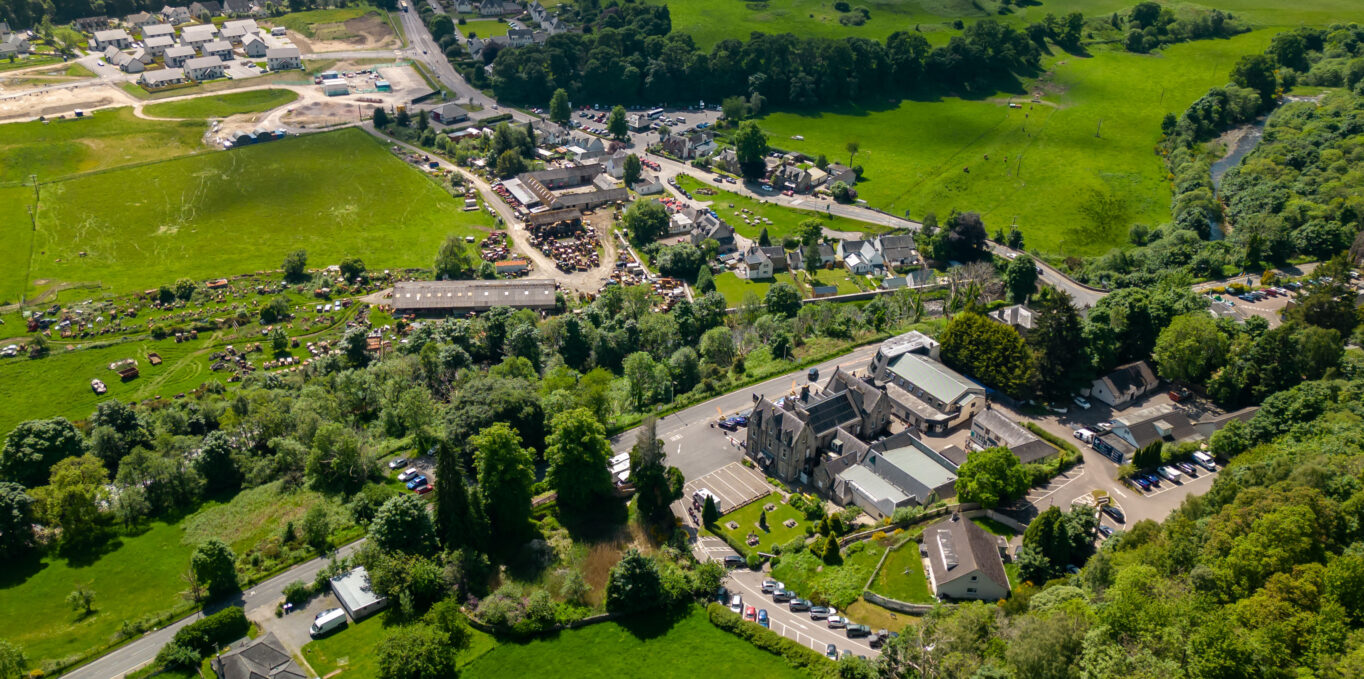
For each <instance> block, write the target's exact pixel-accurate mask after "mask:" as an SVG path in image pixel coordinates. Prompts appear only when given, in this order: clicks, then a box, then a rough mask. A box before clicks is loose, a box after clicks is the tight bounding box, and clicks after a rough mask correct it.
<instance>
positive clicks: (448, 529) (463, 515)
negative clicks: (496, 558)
mask: <svg viewBox="0 0 1364 679" xmlns="http://www.w3.org/2000/svg"><path fill="white" fill-rule="evenodd" d="M436 478H437V479H439V480H440V483H437V484H436V490H435V495H436V507H435V523H436V534H437V536H438V537H439V538H440V541H441V544H442V545H444V546H445V548H446V549H450V550H456V549H462V548H465V547H480V546H482V544H483V526H482V525H481V523H480V522H479V520H478V514H477V510H476V508H475V507H474V505H473V500H472V498H470V496H469V486H468V484H467V483H466V482H465V480H464V466H463V464H462V462H461V459H460V455H459V453H458V452H457V451H456V450H454V449H452V448H450V447H449V446H441V447H440V450H439V452H437V453H436Z"/></svg>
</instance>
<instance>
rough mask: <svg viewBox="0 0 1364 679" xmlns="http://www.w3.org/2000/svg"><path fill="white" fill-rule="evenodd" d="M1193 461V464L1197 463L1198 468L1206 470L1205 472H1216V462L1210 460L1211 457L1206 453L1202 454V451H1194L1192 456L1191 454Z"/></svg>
mask: <svg viewBox="0 0 1364 679" xmlns="http://www.w3.org/2000/svg"><path fill="white" fill-rule="evenodd" d="M1193 461H1194V462H1197V463H1198V466H1200V467H1202V468H1204V469H1206V470H1208V471H1210V472H1215V471H1217V462H1216V461H1214V460H1213V459H1212V456H1211V455H1209V454H1207V453H1205V452H1203V451H1201V450H1199V451H1195V452H1194V454H1193Z"/></svg>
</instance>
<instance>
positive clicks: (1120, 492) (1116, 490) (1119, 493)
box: [1113, 488, 1127, 497]
mask: <svg viewBox="0 0 1364 679" xmlns="http://www.w3.org/2000/svg"><path fill="white" fill-rule="evenodd" d="M1113 492H1115V493H1117V494H1118V495H1121V496H1122V497H1127V493H1124V492H1122V491H1121V490H1119V489H1117V488H1114V489H1113Z"/></svg>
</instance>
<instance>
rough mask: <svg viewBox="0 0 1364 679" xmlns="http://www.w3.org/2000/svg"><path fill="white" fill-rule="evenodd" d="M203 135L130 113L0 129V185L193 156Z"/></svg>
mask: <svg viewBox="0 0 1364 679" xmlns="http://www.w3.org/2000/svg"><path fill="white" fill-rule="evenodd" d="M203 134H204V126H203V123H199V122H174V121H168V122H156V121H151V120H143V119H141V118H138V117H137V116H134V115H133V110H132V109H131V108H116V109H110V110H102V111H94V112H92V113H91V114H89V116H88V117H85V118H68V119H64V120H52V121H49V122H47V123H42V122H27V123H9V124H6V125H0V184H5V183H10V182H27V181H29V175H33V174H36V175H38V181H39V182H48V181H52V180H54V179H58V178H60V177H66V176H68V175H72V174H76V173H78V172H91V171H94V170H104V169H108V168H112V167H118V166H120V165H128V164H131V163H141V162H147V161H151V160H161V159H165V158H171V157H174V156H182V155H187V154H191V153H196V152H200V151H204V150H206V148H205V147H204V146H203V144H202V143H201V142H200V138H201V137H202V136H203ZM9 203H10V201H0V205H9ZM21 212H22V210H21ZM24 215H25V216H24V218H25V219H27V213H24ZM6 242H9V241H6Z"/></svg>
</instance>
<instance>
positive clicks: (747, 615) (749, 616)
mask: <svg viewBox="0 0 1364 679" xmlns="http://www.w3.org/2000/svg"><path fill="white" fill-rule="evenodd" d="M744 620H747V621H749V622H756V621H757V620H758V609H757V608H754V607H753V606H749V607H748V608H745V609H744Z"/></svg>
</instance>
